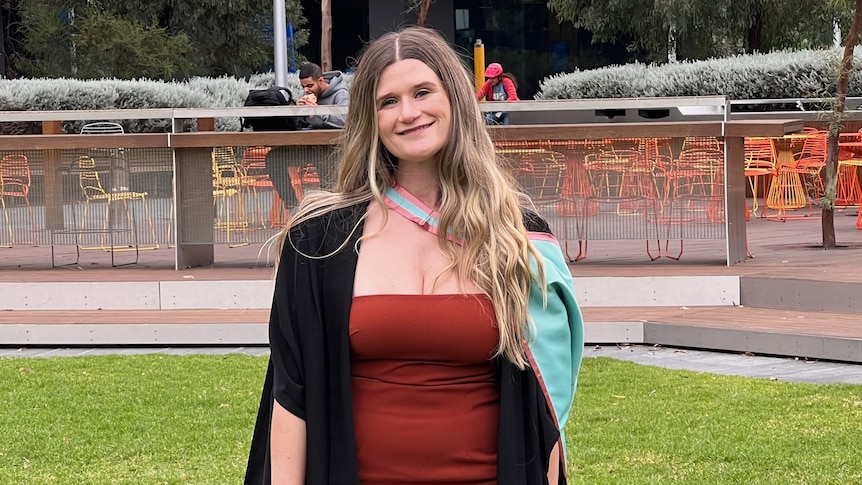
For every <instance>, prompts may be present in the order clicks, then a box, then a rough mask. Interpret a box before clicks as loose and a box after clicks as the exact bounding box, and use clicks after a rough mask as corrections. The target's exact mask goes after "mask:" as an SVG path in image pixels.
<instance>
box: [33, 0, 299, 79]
mask: <svg viewBox="0 0 862 485" xmlns="http://www.w3.org/2000/svg"><path fill="white" fill-rule="evenodd" d="M285 7H286V10H287V12H286V13H287V19H288V22H291V23H292V24H293V25H294V27H295V35H294V42H295V45H296V46H297V47H298V46H301V45H304V44H305V43H306V42H307V39H308V32H307V31H306V30H303V29H302V28H301V27H302V26H303V25H304V24H305V18H304V17H303V15H302V6H301V4H300V0H287V1H286V2H285ZM18 8H19V12H20V14H21V22H20V23H19V25H18V30H19V31H20V33H21V37H22V38H23V42H22V51H21V52H20V53H19V55H18V56H17V57H18V59H17V62H16V67H17V68H18V69H19V70H20V71H21V73H22V74H23V75H25V76H51V77H62V76H71V77H89V76H108V77H121V78H126V77H164V78H169V77H185V76H190V75H202V76H220V75H231V76H237V77H244V76H247V75H250V74H253V73H256V72H262V71H268V70H270V69H272V55H273V34H274V33H273V32H272V29H271V28H270V27H269V26H271V25H272V17H273V16H272V1H271V0H246V1H243V2H235V1H227V2H226V1H222V0H152V1H147V2H128V1H126V0H99V1H93V0H19V2H18ZM100 28H102V29H107V30H106V31H105V32H110V35H108V34H106V33H102V35H99V29H100ZM279 35H284V34H282V33H279ZM82 41H85V43H84V44H83V45H82V44H81V42H82ZM82 49H84V50H82ZM85 67H86V68H87V69H86V70H79V71H78V72H75V70H76V68H77V69H84V68H85Z"/></svg>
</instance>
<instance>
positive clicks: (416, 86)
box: [376, 81, 434, 103]
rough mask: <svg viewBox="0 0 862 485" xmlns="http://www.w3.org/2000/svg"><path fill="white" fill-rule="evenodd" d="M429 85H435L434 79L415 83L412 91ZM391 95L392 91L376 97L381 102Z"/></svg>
mask: <svg viewBox="0 0 862 485" xmlns="http://www.w3.org/2000/svg"><path fill="white" fill-rule="evenodd" d="M429 87H434V82H432V81H422V82H421V83H418V84H414V85H413V86H412V87H411V90H412V91H416V90H417V89H420V88H429ZM391 97H392V93H391V92H389V93H384V94H382V95H380V96H378V97H377V98H376V102H377V103H380V102H381V101H383V100H384V99H386V98H391Z"/></svg>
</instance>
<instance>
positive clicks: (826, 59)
mask: <svg viewBox="0 0 862 485" xmlns="http://www.w3.org/2000/svg"><path fill="white" fill-rule="evenodd" d="M839 58H840V53H839V51H837V50H801V51H793V52H790V51H781V52H773V53H769V54H751V55H737V56H733V57H726V58H720V59H708V60H704V61H686V62H680V63H675V64H662V65H645V64H640V63H634V64H626V65H622V66H610V67H603V68H600V69H592V70H589V71H575V72H573V73H566V74H557V75H554V76H551V77H548V78H546V79H545V80H544V81H543V82H542V83H541V85H540V90H539V92H538V93H537V94H536V99H578V98H636V97H663V96H708V95H723V96H727V97H728V98H730V99H771V98H776V99H780V98H808V97H826V96H831V93H834V91H835V84H836V80H837V78H838V74H837V72H838V60H839ZM858 62H859V58H858V57H857V63H858ZM849 89H850V91H849V95H850V96H860V95H862V74H860V73H859V72H858V71H857V72H854V74H853V76H852V78H851V82H850V88H849Z"/></svg>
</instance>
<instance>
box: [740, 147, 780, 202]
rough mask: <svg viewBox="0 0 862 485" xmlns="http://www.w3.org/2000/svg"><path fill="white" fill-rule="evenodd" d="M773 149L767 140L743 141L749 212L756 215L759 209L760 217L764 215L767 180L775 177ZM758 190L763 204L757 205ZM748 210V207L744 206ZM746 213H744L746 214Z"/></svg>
mask: <svg viewBox="0 0 862 485" xmlns="http://www.w3.org/2000/svg"><path fill="white" fill-rule="evenodd" d="M775 159H776V157H775V149H774V148H773V146H772V141H771V140H770V139H769V138H746V139H745V177H746V179H747V180H748V184H749V186H750V187H751V200H752V202H751V210H750V212H753V213H755V214H756V213H757V209H758V207H760V208H761V209H762V210H761V214H760V217H764V216H765V215H766V194H767V190H768V189H767V188H768V187H769V178H770V177H772V176H773V175H775ZM758 190H760V191H761V193H762V194H763V195H762V196H763V203H762V204H758V202H757V194H758ZM746 210H748V206H746ZM747 213H748V212H746V214H747Z"/></svg>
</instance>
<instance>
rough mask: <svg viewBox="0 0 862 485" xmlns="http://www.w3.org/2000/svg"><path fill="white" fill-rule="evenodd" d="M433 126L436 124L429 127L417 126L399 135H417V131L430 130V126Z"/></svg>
mask: <svg viewBox="0 0 862 485" xmlns="http://www.w3.org/2000/svg"><path fill="white" fill-rule="evenodd" d="M433 124H434V122H433V121H432V122H431V123H428V124H427V125H422V126H417V127H416V128H410V129H409V130H404V131H402V132H401V133H398V134H399V135H409V134H411V133H416V132H417V131H421V130H424V129H425V128H428V127H429V126H431V125H433Z"/></svg>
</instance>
